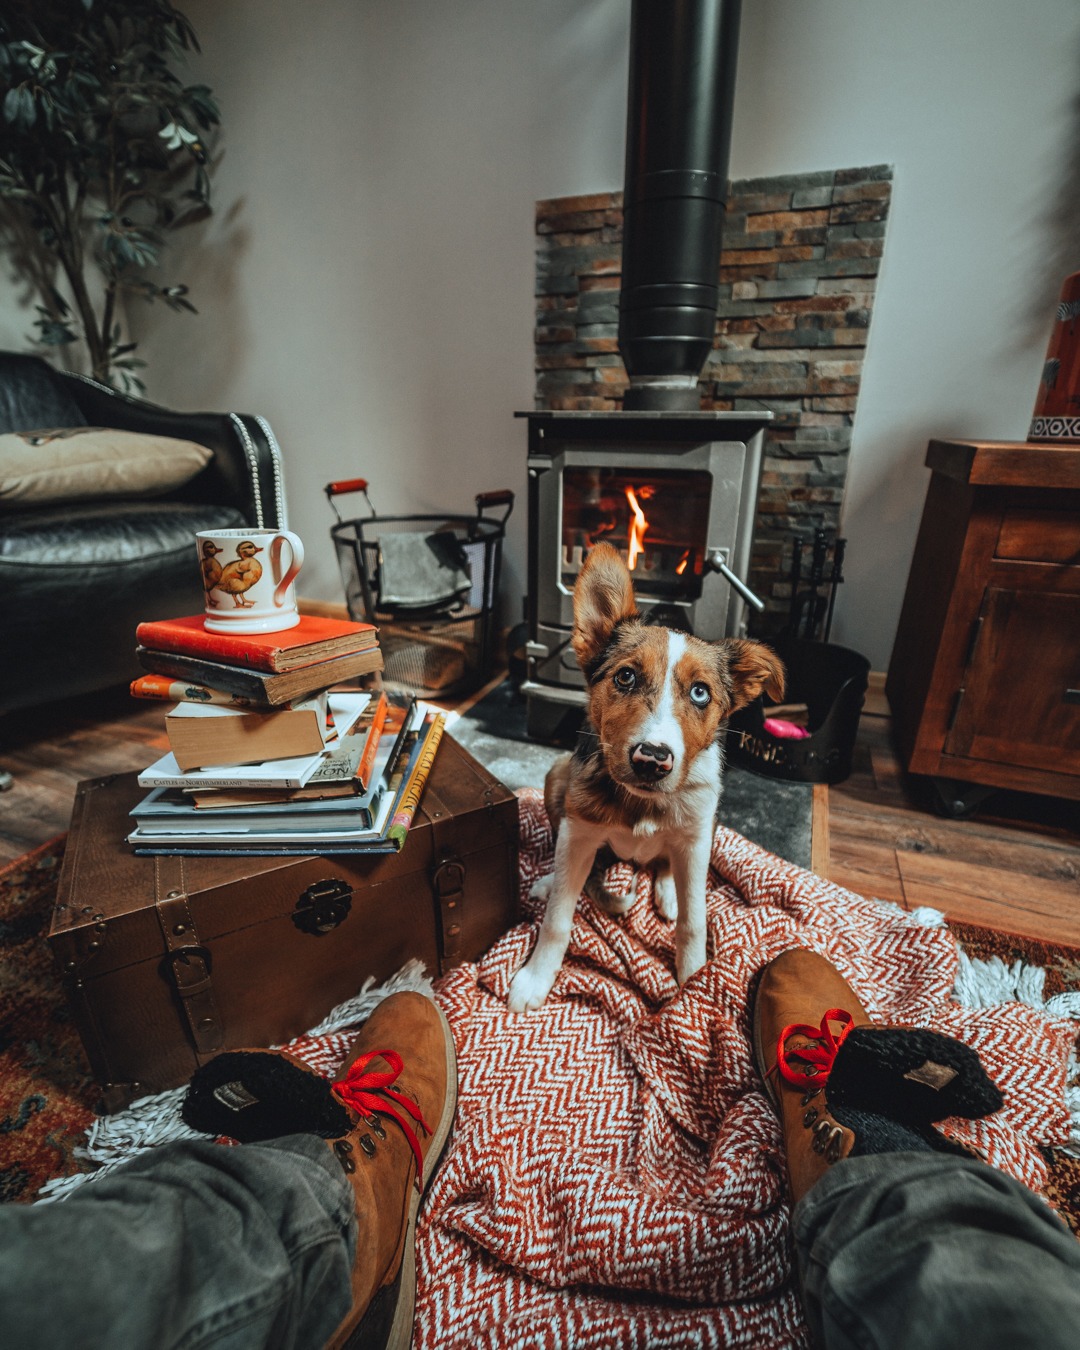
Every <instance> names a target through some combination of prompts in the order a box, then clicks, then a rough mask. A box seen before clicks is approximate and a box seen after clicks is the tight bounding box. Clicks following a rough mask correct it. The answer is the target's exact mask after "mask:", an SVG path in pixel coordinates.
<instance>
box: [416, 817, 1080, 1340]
mask: <svg viewBox="0 0 1080 1350" xmlns="http://www.w3.org/2000/svg"><path fill="white" fill-rule="evenodd" d="M519 796H520V798H521V826H522V834H521V839H522V894H523V903H524V904H525V907H526V909H525V912H526V913H530V912H531V910H532V909H534V908H535V907H530V906H529V904H528V901H527V898H526V897H527V896H528V891H529V888H530V886H531V885H532V883H533V882H534V881H535V880H536V878H537V877H539V876H541V875H542V874H544V873H545V872H547V871H548V870H550V864H551V834H550V831H549V829H548V824H547V819H546V816H545V813H544V808H543V803H542V800H541V798H540V794H539V793H538V792H534V791H525V792H523V793H521V794H519ZM609 881H610V884H612V885H613V888H615V889H618V888H619V885H620V883H621V884H623V885H624V886H625V885H629V884H631V882H632V884H633V885H634V886H635V887H636V895H637V898H636V902H635V904H634V907H633V909H632V910H631V911H630V913H629V914H628V915H626V916H624V917H623V918H620V919H615V918H611V917H610V916H608V915H606V914H603V913H602V912H600V911H599V910H597V909H595V908H594V907H593V906H592V904H591V903H590V902H588V901H586V900H582V901H581V902H580V904H579V906H578V911H577V917H576V920H575V924H574V932H573V937H572V939H571V942H570V950H569V953H568V956H567V960H566V963H565V965H564V967H563V970H562V973H561V974H560V976H559V979H558V981H557V983H556V985H555V989H554V991H553V993H552V995H551V997H550V999H549V1000H548V1003H547V1004H546V1006H545V1007H544V1008H543V1009H541V1010H540V1011H539V1012H537V1013H530V1014H521V1015H517V1016H515V1015H513V1014H511V1013H509V1012H508V1011H507V1008H506V995H507V990H508V987H509V983H510V979H511V977H512V975H513V973H514V971H515V970H516V969H517V967H518V966H519V965H520V963H521V962H522V961H523V960H524V959H525V957H526V956H527V954H528V951H529V949H530V946H531V943H532V940H533V935H534V928H533V926H532V925H531V924H526V925H523V926H521V927H519V928H516V929H514V930H513V931H512V932H510V933H508V934H507V935H506V936H505V937H504V938H503V939H501V940H500V941H499V942H498V943H497V944H496V945H495V946H494V947H493V948H492V950H491V952H490V953H489V954H488V955H487V956H486V957H485V958H484V960H483V961H482V962H481V963H480V964H479V965H468V966H464V967H461V968H459V969H457V970H455V971H454V972H453V973H452V974H450V975H448V976H447V977H446V978H444V979H443V980H442V981H440V983H439V985H438V986H437V994H438V999H439V1002H440V1004H441V1006H442V1007H443V1009H444V1011H445V1012H446V1015H447V1017H448V1018H449V1021H450V1025H451V1027H452V1028H453V1032H454V1040H455V1043H456V1046H457V1054H458V1063H459V1072H460V1088H459V1091H460V1095H459V1102H458V1115H457V1122H456V1125H455V1129H454V1133H453V1136H452V1138H451V1141H450V1144H449V1147H448V1149H447V1152H446V1155H445V1158H444V1161H443V1164H442V1166H441V1168H440V1170H439V1171H438V1173H437V1174H436V1176H435V1179H434V1181H433V1182H432V1185H431V1189H430V1191H429V1192H428V1195H427V1198H426V1200H425V1204H424V1207H423V1210H422V1213H421V1221H420V1229H419V1241H418V1254H417V1261H418V1307H417V1322H416V1341H417V1344H418V1346H419V1347H421V1350H436V1348H437V1350H454V1348H455V1347H462V1348H463V1350H464V1347H469V1350H474V1348H475V1347H478V1346H490V1347H496V1346H498V1347H509V1346H520V1347H523V1350H524V1348H525V1347H528V1350H537V1348H538V1347H559V1348H560V1350H564V1348H565V1350H584V1348H585V1347H593V1346H610V1347H616V1346H617V1347H620V1348H622V1347H641V1348H642V1350H645V1347H648V1348H649V1350H659V1347H667V1346H671V1347H676V1346H680V1347H698V1346H752V1347H754V1348H755V1350H768V1348H769V1347H781V1346H785V1347H786V1346H802V1345H804V1344H805V1343H806V1333H805V1328H804V1324H803V1321H802V1317H801V1314H800V1311H799V1305H798V1301H797V1297H796V1294H795V1291H794V1287H793V1284H792V1277H791V1263H790V1258H789V1253H788V1246H787V1229H788V1221H789V1213H790V1211H789V1204H788V1199H787V1195H786V1190H785V1182H784V1163H783V1157H782V1154H781V1151H780V1146H779V1144H780V1137H779V1129H778V1126H777V1123H776V1121H775V1119H774V1117H773V1115H772V1112H771V1110H770V1108H769V1106H768V1104H767V1102H766V1099H765V1097H764V1096H763V1094H762V1092H761V1090H760V1088H759V1085H758V1081H757V1078H756V1076H755V1072H754V1069H753V1064H752V1060H751V1054H750V1050H749V1043H748V1039H747V991H748V987H749V985H750V982H751V980H752V978H753V976H754V975H755V973H756V972H757V971H758V970H759V969H760V968H761V966H762V965H764V964H765V962H767V961H768V960H770V959H771V958H772V957H773V956H776V955H777V954H778V953H779V952H781V951H783V950H785V949H786V948H788V947H793V946H801V947H811V948H813V949H814V950H816V951H819V952H821V953H822V954H823V955H825V956H827V957H828V958H829V959H830V960H831V961H832V962H833V963H834V964H835V965H836V966H837V967H839V969H840V970H841V971H842V972H843V974H844V975H845V976H846V977H847V979H848V980H849V981H850V983H851V984H852V985H853V986H854V988H855V990H856V992H857V993H858V995H859V998H860V999H861V1001H862V1003H863V1005H864V1006H865V1007H866V1009H867V1011H868V1012H869V1013H870V1014H871V1016H873V1017H874V1018H875V1019H876V1020H879V1021H882V1022H903V1023H909V1024H912V1023H914V1024H918V1025H924V1026H932V1027H935V1028H937V1029H938V1030H940V1031H944V1032H947V1033H949V1034H951V1035H954V1036H958V1037H960V1038H962V1039H963V1040H965V1041H967V1042H968V1043H969V1044H971V1045H973V1046H974V1047H975V1048H976V1049H977V1050H978V1052H979V1054H980V1055H981V1057H982V1060H983V1063H984V1064H985V1065H986V1067H987V1069H988V1071H989V1072H990V1074H991V1075H992V1076H993V1077H994V1078H995V1079H996V1080H997V1082H998V1083H999V1084H1000V1085H1001V1087H1002V1089H1003V1090H1004V1092H1005V1097H1006V1104H1005V1107H1004V1109H1003V1110H1002V1111H1001V1112H999V1113H998V1115H997V1116H995V1117H994V1118H992V1119H991V1120H989V1121H985V1122H980V1123H978V1124H974V1125H972V1124H969V1123H967V1122H957V1123H956V1127H955V1129H952V1130H951V1131H950V1132H951V1133H953V1134H954V1135H956V1136H957V1137H962V1138H966V1139H967V1140H968V1141H969V1142H972V1143H974V1144H975V1145H976V1146H977V1147H978V1148H979V1149H980V1150H981V1151H982V1152H983V1153H984V1155H985V1156H986V1157H987V1158H988V1160H989V1161H990V1162H992V1163H994V1164H995V1165H997V1166H999V1167H1002V1168H1004V1169H1005V1170H1006V1171H1008V1172H1011V1173H1012V1174H1013V1175H1014V1176H1017V1177H1019V1178H1020V1179H1021V1180H1023V1181H1024V1182H1026V1183H1027V1184H1028V1185H1030V1186H1032V1187H1034V1188H1036V1189H1038V1188H1039V1187H1040V1186H1041V1185H1042V1183H1043V1181H1044V1178H1045V1165H1044V1163H1043V1160H1042V1157H1041V1155H1040V1153H1039V1151H1038V1149H1037V1145H1038V1144H1039V1143H1057V1144H1060V1143H1064V1142H1065V1140H1066V1139H1067V1137H1068V1126H1069V1120H1068V1113H1067V1109H1066V1104H1065V1076H1066V1066H1067V1061H1068V1056H1069V1050H1070V1048H1071V1045H1072V1040H1073V1036H1074V1032H1075V1028H1073V1027H1072V1026H1071V1024H1069V1023H1067V1022H1064V1021H1054V1020H1049V1019H1047V1018H1046V1017H1045V1016H1043V1015H1041V1014H1038V1013H1035V1012H1033V1011H1031V1010H1030V1009H1028V1008H1026V1007H1024V1006H1022V1005H1021V1004H1018V1003H1009V1004H1004V1005H999V1006H997V1007H994V1008H991V1009H979V1010H977V1009H968V1008H962V1007H960V1006H959V1005H958V1004H956V1003H955V1002H953V1001H952V1000H951V998H950V995H951V992H952V988H953V983H954V979H955V975H956V970H957V960H958V958H957V949H956V944H955V940H954V939H953V937H952V936H951V935H950V933H949V932H948V930H947V929H945V928H943V927H927V926H924V925H923V924H921V923H920V922H919V921H918V919H917V918H916V917H913V916H912V915H910V914H906V913H903V912H901V911H900V910H898V909H896V908H894V907H892V906H885V905H881V904H879V903H877V902H874V901H871V900H866V899H863V898H862V897H860V896H857V895H854V894H852V893H851V892H850V891H845V890H842V889H841V888H839V887H837V886H833V885H830V884H829V883H828V882H826V881H823V880H821V879H820V878H818V877H815V876H813V875H811V874H810V873H808V872H804V871H803V870H802V869H800V868H798V867H795V866H793V865H791V864H788V863H784V862H782V861H781V860H779V859H778V858H776V857H774V856H773V855H772V854H769V853H766V852H764V851H763V850H762V849H760V848H758V847H757V846H756V845H754V844H751V843H749V842H748V841H747V840H745V839H743V838H742V837H741V836H740V835H737V834H735V833H734V832H733V831H731V830H728V829H724V828H720V829H718V830H717V834H716V839H715V843H714V847H713V855H712V871H711V875H710V882H709V896H708V912H709V936H710V942H709V950H710V952H711V954H712V955H711V959H710V961H709V963H708V965H707V966H706V967H705V968H704V969H703V970H702V971H700V972H699V973H698V974H697V975H696V976H695V977H694V978H693V979H692V980H691V981H690V982H689V983H688V984H687V985H686V986H685V987H684V988H682V989H678V987H677V985H676V983H675V979H674V974H673V952H672V925H670V924H667V923H664V922H663V921H662V920H661V919H660V918H659V917H658V915H657V914H656V911H655V909H654V908H653V904H652V896H651V881H650V879H649V877H648V876H647V875H646V874H643V873H642V874H638V875H637V876H636V877H635V876H634V874H633V873H632V871H631V869H630V868H629V867H625V866H622V865H620V867H619V868H617V869H613V873H612V874H609ZM534 917H535V916H534Z"/></svg>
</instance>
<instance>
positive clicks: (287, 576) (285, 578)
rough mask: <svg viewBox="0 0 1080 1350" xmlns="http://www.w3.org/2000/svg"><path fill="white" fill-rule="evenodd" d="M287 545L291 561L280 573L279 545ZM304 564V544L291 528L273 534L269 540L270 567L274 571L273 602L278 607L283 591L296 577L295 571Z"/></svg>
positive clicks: (283, 597)
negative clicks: (285, 569)
mask: <svg viewBox="0 0 1080 1350" xmlns="http://www.w3.org/2000/svg"><path fill="white" fill-rule="evenodd" d="M283 544H288V545H289V552H290V554H291V561H290V563H289V567H288V570H287V571H286V572H285V573H284V575H282V572H281V546H282V545H283ZM303 565H304V544H303V541H302V540H301V538H300V536H299V535H298V534H293V532H292V531H291V530H282V532H281V533H280V534H276V535H274V537H273V539H272V540H271V541H270V567H271V569H272V570H273V573H274V582H275V588H274V604H275V605H277V607H278V608H279V609H280V608H281V606H282V605H283V604H284V603H285V592H286V591H287V590H288V589H289V587H290V586H291V585H292V583H293V581H294V580H295V579H296V574H297V572H299V571H300V569H301V567H303Z"/></svg>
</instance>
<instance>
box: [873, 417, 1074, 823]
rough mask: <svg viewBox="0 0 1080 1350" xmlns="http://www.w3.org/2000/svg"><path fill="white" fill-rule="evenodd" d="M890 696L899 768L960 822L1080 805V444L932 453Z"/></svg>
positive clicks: (959, 446)
mask: <svg viewBox="0 0 1080 1350" xmlns="http://www.w3.org/2000/svg"><path fill="white" fill-rule="evenodd" d="M926 463H927V464H928V466H929V467H930V468H931V469H932V470H933V474H932V477H931V479H930V486H929V489H928V491H927V496H926V505H925V507H924V510H923V517H922V524H921V526H920V528H919V536H918V540H917V542H916V545H915V555H914V558H913V559H912V564H911V572H910V575H909V576H908V584H907V592H906V595H905V597H904V606H903V609H902V611H901V614H900V623H899V627H898V628H897V634H896V644H895V646H894V648H893V653H892V659H891V660H890V662H889V672H888V678H887V680H886V684H885V691H886V694H887V696H888V700H889V705H890V708H891V710H892V717H893V726H894V729H895V734H896V738H897V746H898V748H899V750H900V753H901V756H902V758H903V761H904V764H905V766H906V767H907V769H908V770H909V771H910V772H911V773H916V774H925V775H928V776H929V777H930V778H931V779H933V780H934V784H935V787H936V789H937V794H938V798H939V801H938V805H939V806H940V808H941V809H942V810H943V811H944V812H945V813H946V814H949V815H957V816H962V815H966V814H968V813H969V812H970V811H971V810H972V809H974V807H975V806H977V805H978V802H979V801H980V800H981V799H982V797H985V796H986V795H987V793H988V791H992V790H993V789H995V788H1012V789H1015V790H1018V791H1023V792H1041V793H1048V794H1050V795H1052V796H1058V797H1067V798H1072V799H1074V800H1080V444H1056V445H1055V444H1042V443H1035V442H1032V443H1029V442H1009V441H931V442H930V448H929V450H928V452H927V456H926Z"/></svg>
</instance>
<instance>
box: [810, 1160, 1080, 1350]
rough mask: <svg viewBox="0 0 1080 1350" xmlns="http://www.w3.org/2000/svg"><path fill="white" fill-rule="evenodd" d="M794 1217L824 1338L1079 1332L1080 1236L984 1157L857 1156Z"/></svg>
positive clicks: (990, 1338)
mask: <svg viewBox="0 0 1080 1350" xmlns="http://www.w3.org/2000/svg"><path fill="white" fill-rule="evenodd" d="M793 1227H794V1234H795V1242H796V1252H797V1256H798V1262H799V1271H800V1279H801V1284H802V1295H803V1307H804V1309H805V1312H806V1318H807V1321H808V1322H809V1324H810V1327H811V1330H812V1331H813V1333H814V1335H815V1338H816V1339H817V1341H818V1342H819V1343H820V1344H822V1345H825V1346H827V1347H828V1350H856V1347H858V1350H865V1347H867V1346H875V1347H884V1346H897V1347H899V1346H910V1347H912V1350H952V1348H953V1347H955V1350H1000V1347H1002V1346H1038V1347H1039V1350H1058V1347H1061V1350H1066V1348H1068V1350H1072V1347H1074V1346H1076V1344H1077V1340H1078V1337H1080V1330H1078V1329H1080V1242H1078V1241H1077V1240H1076V1238H1075V1237H1074V1236H1073V1235H1072V1233H1070V1231H1069V1230H1068V1228H1066V1226H1065V1224H1064V1223H1062V1222H1061V1220H1060V1219H1059V1218H1058V1217H1057V1215H1055V1214H1054V1213H1053V1211H1052V1210H1051V1209H1050V1208H1049V1206H1048V1205H1047V1204H1046V1203H1045V1202H1044V1201H1043V1200H1041V1199H1040V1198H1039V1197H1038V1196H1036V1195H1034V1194H1033V1193H1032V1192H1031V1191H1030V1190H1028V1188H1027V1187H1026V1186H1023V1185H1021V1184H1020V1182H1018V1181H1014V1180H1013V1179H1012V1178H1011V1177H1008V1176H1006V1175H1005V1174H1004V1173H1003V1172H999V1171H996V1170H995V1169H994V1168H992V1167H989V1166H987V1164H986V1163H982V1162H978V1161H976V1160H974V1159H971V1160H968V1159H964V1158H959V1157H956V1156H953V1155H949V1154H940V1153H881V1154H870V1155H867V1156H864V1157H849V1158H847V1159H845V1160H844V1161H842V1162H840V1163H838V1164H837V1166H836V1167H834V1168H832V1169H830V1171H829V1172H828V1173H827V1174H826V1175H825V1176H823V1177H822V1178H821V1180H820V1181H818V1182H817V1183H816V1185H814V1186H813V1187H812V1188H811V1189H810V1190H809V1191H808V1192H807V1194H806V1196H805V1197H804V1198H803V1199H802V1200H801V1201H800V1202H799V1205H798V1207H797V1208H796V1210H795V1216H794V1221H793Z"/></svg>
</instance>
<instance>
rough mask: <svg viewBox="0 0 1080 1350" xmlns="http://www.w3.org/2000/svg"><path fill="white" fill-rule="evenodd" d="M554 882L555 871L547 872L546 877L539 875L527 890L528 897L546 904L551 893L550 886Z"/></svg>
mask: <svg viewBox="0 0 1080 1350" xmlns="http://www.w3.org/2000/svg"><path fill="white" fill-rule="evenodd" d="M554 884H555V873H554V872H549V873H548V874H547V876H546V877H539V878H537V880H536V881H534V882H533V884H532V889H531V890H530V891H529V899H530V900H536V901H537V902H538V903H541V904H545V905H546V904H547V901H548V896H549V895H550V894H551V888H552V886H553V885H554Z"/></svg>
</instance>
